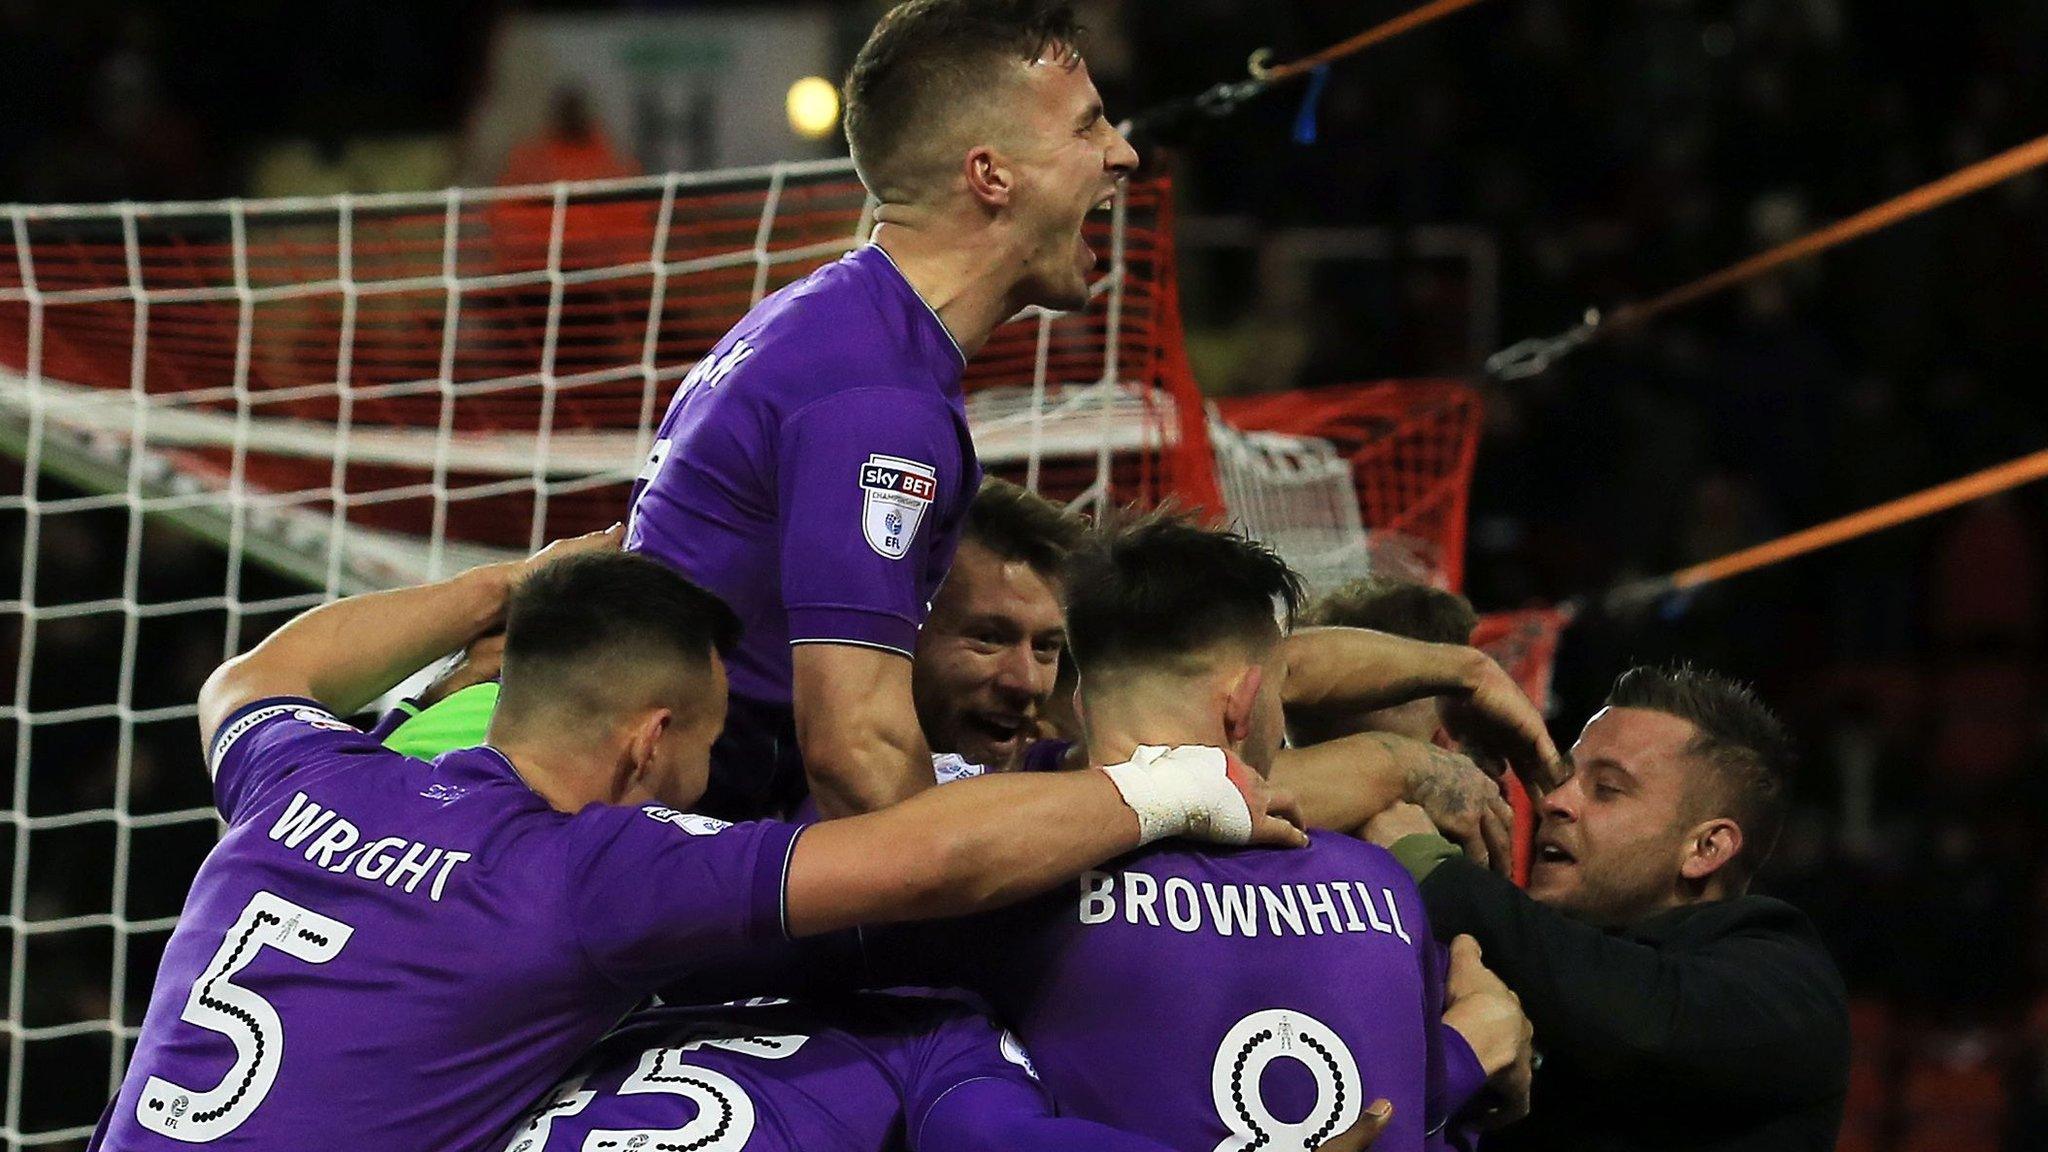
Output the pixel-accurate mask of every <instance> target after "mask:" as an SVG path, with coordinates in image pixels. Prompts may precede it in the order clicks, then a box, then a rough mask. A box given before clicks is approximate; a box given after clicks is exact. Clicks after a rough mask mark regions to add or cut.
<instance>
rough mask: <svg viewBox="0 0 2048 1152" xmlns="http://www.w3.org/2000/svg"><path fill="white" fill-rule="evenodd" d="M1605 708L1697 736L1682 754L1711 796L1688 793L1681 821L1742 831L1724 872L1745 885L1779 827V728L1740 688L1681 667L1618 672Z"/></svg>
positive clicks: (1785, 749) (1788, 768)
mask: <svg viewBox="0 0 2048 1152" xmlns="http://www.w3.org/2000/svg"><path fill="white" fill-rule="evenodd" d="M1606 706H1607V707H1610V708H1642V709H1646V710H1648V711H1651V712H1662V713H1665V714H1666V715H1670V716H1676V717H1678V718H1679V719H1681V720H1684V721H1687V722H1688V723H1690V724H1691V725H1692V726H1693V728H1694V729H1695V730H1696V732H1697V735H1695V736H1694V737H1693V739H1692V744H1691V746H1690V747H1689V748H1688V749H1687V751H1688V752H1690V753H1691V754H1692V755H1693V756H1694V757H1695V758H1696V759H1698V760H1699V761H1701V762H1702V763H1704V764H1706V765H1707V766H1708V767H1709V768H1710V769H1711V770H1712V772H1713V774H1714V785H1715V787H1714V789H1713V791H1712V792H1711V793H1708V794H1706V795H1702V794H1701V793H1700V792H1699V791H1698V790H1695V789H1692V788H1688V789H1687V796H1688V805H1687V806H1688V807H1689V808H1691V809H1693V814H1692V815H1689V816H1688V819H1692V818H1695V817H1703V816H1706V815H1709V814H1710V813H1709V811H1708V809H1709V808H1714V807H1718V808H1719V809H1720V810H1721V811H1720V812H1718V813H1712V814H1717V815H1726V816H1728V817H1729V818H1730V819H1732V820H1734V821H1735V823H1736V824H1738V825H1740V826H1741V828H1742V850H1741V851H1740V852H1738V853H1737V854H1736V856H1735V859H1734V860H1732V861H1730V862H1729V867H1730V868H1732V869H1734V870H1735V879H1736V881H1737V882H1738V884H1740V883H1747V882H1748V880H1749V878H1750V877H1752V876H1754V875H1756V870H1757V869H1758V868H1760V867H1762V866H1763V863H1764V861H1765V860H1767V859H1769V858H1770V855H1771V849H1773V848H1774V847H1776V846H1777V842H1778V833H1779V831H1780V829H1782V828H1783V827H1784V823H1785V807H1786V801H1785V789H1786V784H1787V781H1788V780H1789V778H1790V776H1791V774H1792V770H1793V762H1794V760H1795V753H1794V750H1793V745H1792V737H1791V734H1790V733H1789V732H1787V731H1786V729H1785V723H1784V721H1782V720H1780V719H1778V717H1777V715H1776V714H1775V713H1773V712H1772V711H1771V710H1770V709H1769V708H1767V707H1765V706H1764V703H1763V701H1761V700H1759V699H1757V696H1756V693H1755V692H1754V691H1752V690H1751V689H1750V687H1749V686H1748V685H1746V684H1742V683H1739V682H1737V681H1734V680H1731V679H1729V678H1727V677H1725V676H1721V675H1717V674H1716V673H1713V672H1708V671H1704V670H1702V669H1698V668H1694V667H1692V666H1691V665H1688V664H1679V665H1675V666H1671V667H1663V668H1656V667H1648V666H1638V667H1635V668H1631V669H1629V670H1628V671H1626V672H1623V673H1622V674H1621V676H1620V678H1619V679H1617V680H1615V682H1614V687H1613V688H1612V689H1611V690H1609V691H1608V693H1607V703H1606Z"/></svg>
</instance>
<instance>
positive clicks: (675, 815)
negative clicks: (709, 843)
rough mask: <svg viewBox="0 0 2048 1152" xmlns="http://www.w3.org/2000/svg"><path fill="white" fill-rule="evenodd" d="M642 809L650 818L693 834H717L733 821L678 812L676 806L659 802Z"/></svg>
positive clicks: (730, 825) (728, 826) (644, 806)
mask: <svg viewBox="0 0 2048 1152" xmlns="http://www.w3.org/2000/svg"><path fill="white" fill-rule="evenodd" d="M640 811H642V812H645V813H646V814H647V818H648V819H649V820H659V821H660V822H662V823H663V824H673V825H675V826H676V827H678V828H681V829H682V830H683V831H685V832H688V833H689V834H690V835H692V836H716V835H718V834H719V833H720V832H723V831H725V830H726V829H727V828H730V827H732V821H730V820H720V819H717V818H716V817H712V816H699V815H697V814H696V813H695V812H678V811H677V810H675V809H674V808H664V807H662V806H661V805H659V804H647V805H643V806H642V807H641V809H640Z"/></svg>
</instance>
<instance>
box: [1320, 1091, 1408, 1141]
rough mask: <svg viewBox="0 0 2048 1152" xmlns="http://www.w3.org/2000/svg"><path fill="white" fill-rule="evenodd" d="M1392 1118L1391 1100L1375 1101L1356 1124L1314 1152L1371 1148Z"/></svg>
mask: <svg viewBox="0 0 2048 1152" xmlns="http://www.w3.org/2000/svg"><path fill="white" fill-rule="evenodd" d="M1393 1118H1394V1104H1393V1101H1391V1100H1375V1101H1373V1102H1372V1106H1371V1107H1369V1108H1367V1109H1366V1110H1365V1111H1364V1112H1363V1113H1362V1114H1360V1116H1359V1117H1358V1123H1356V1124H1353V1125H1352V1126H1351V1127H1349V1128H1346V1129H1345V1130H1344V1131H1342V1132H1339V1133H1338V1134H1336V1135H1335V1136H1332V1137H1330V1138H1329V1139H1328V1140H1325V1141H1323V1142H1322V1143H1321V1144H1318V1145H1316V1147H1315V1152H1359V1150H1360V1149H1362V1148H1370V1147H1372V1142H1373V1141H1375V1140H1377V1139H1379V1138H1380V1133H1382V1132H1384V1131H1386V1130H1387V1121H1389V1120H1392V1119H1393Z"/></svg>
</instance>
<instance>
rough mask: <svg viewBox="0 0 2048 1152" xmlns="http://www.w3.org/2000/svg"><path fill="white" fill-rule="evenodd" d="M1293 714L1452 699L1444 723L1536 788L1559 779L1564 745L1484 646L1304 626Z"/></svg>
mask: <svg viewBox="0 0 2048 1152" xmlns="http://www.w3.org/2000/svg"><path fill="white" fill-rule="evenodd" d="M1284 652H1285V653H1286V656H1287V679H1286V680H1285V681H1284V701H1285V703H1286V706H1287V709H1288V711H1289V712H1290V713H1297V712H1299V713H1307V714H1310V715H1313V714H1315V713H1318V712H1327V711H1332V710H1340V711H1342V710H1349V711H1362V710H1371V709H1377V708H1389V707H1392V706H1394V705H1396V704H1405V703H1407V702H1408V701H1410V700H1419V699H1422V698H1423V697H1425V696H1441V697H1443V698H1444V704H1445V708H1444V722H1445V724H1446V726H1448V727H1449V728H1450V729H1451V732H1452V735H1454V736H1457V737H1458V738H1459V740H1460V741H1461V742H1463V743H1464V744H1465V745H1467V747H1468V748H1470V749H1471V750H1473V751H1475V752H1481V753H1485V754H1488V755H1492V756H1497V757H1499V758H1500V759H1503V760H1506V761H1508V762H1509V763H1511V764H1513V765H1514V766H1515V767H1516V768H1517V769H1518V770H1519V771H1520V772H1521V773H1522V774H1523V779H1524V780H1525V781H1526V782H1528V783H1530V784H1531V786H1532V787H1538V788H1548V787H1550V786H1551V785H1552V784H1553V783H1554V782H1555V780H1556V779H1557V778H1558V772H1559V764H1560V761H1559V757H1558V753H1557V745H1556V744H1555V743H1554V742H1553V741H1552V740H1551V738H1550V731H1549V729H1548V727H1547V726H1546V725H1545V724H1544V722H1543V716H1542V714H1541V713H1539V712H1538V711H1537V710H1536V707H1535V705H1533V704H1531V703H1530V702H1529V698H1528V696H1526V695H1524V694H1523V692H1522V690H1521V688H1520V687H1519V686H1518V685H1516V683H1515V681H1514V678H1513V677H1511V676H1509V675H1508V674H1507V671H1506V670H1505V669H1503V668H1502V667H1501V666H1500V665H1499V664H1498V663H1497V662H1495V661H1494V659H1493V658H1492V657H1490V656H1488V655H1487V654H1486V653H1484V652H1481V651H1479V650H1478V649H1477V648H1468V647H1465V646H1464V645H1460V644H1429V643H1425V642H1423V641H1420V640H1410V639H1408V638H1406V637H1403V636H1394V635H1390V634H1388V633H1385V632H1374V631H1371V630H1369V629H1365V628H1303V629H1299V630H1297V631H1295V632H1294V633H1292V634H1291V635H1289V636H1288V637H1287V640H1286V644H1285V648H1284Z"/></svg>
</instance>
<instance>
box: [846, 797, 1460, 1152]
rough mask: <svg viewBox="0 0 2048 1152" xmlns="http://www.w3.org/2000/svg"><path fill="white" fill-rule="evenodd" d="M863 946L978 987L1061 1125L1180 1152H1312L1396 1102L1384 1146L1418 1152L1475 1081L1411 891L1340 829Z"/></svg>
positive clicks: (1117, 869)
mask: <svg viewBox="0 0 2048 1152" xmlns="http://www.w3.org/2000/svg"><path fill="white" fill-rule="evenodd" d="M868 936H869V946H870V949H871V954H872V957H873V963H874V965H875V968H876V975H878V976H880V977H883V978H897V977H903V976H914V977H917V978H921V979H925V980H929V981H931V982H933V983H946V982H950V983H958V984H961V985H962V986H964V987H967V988H970V989H972V990H974V991H976V992H978V993H980V994H982V995H983V996H985V997H986V998H987V999H988V1001H989V1003H990V1004H991V1005H992V1006H993V1007H994V1009H995V1012H996V1015H997V1017H998V1018H1000V1019H1001V1020H1003V1021H1004V1022H1005V1023H1006V1024H1008V1025H1009V1026H1010V1027H1011V1028H1013V1029H1015V1030H1016V1032H1017V1034H1018V1035H1019V1036H1021V1037H1022V1038H1023V1040H1024V1043H1025V1044H1026V1045H1027V1046H1029V1048H1030V1050H1031V1055H1032V1059H1033V1061H1034V1062H1035V1063H1036V1065H1037V1069H1038V1072H1039V1074H1040V1075H1041V1076H1043V1077H1044V1079H1045V1083H1046V1086H1047V1087H1048V1088H1050V1089H1051V1090H1052V1093H1053V1095H1054V1097H1055V1098H1056V1099H1058V1100H1059V1102H1060V1108H1061V1111H1062V1113H1063V1114H1065V1115H1071V1116H1078V1117H1083V1118H1086V1119H1090V1120H1095V1121H1098V1122H1101V1123H1104V1124H1109V1125H1113V1126H1115V1127H1118V1128H1124V1129H1128V1130H1130V1131H1133V1132H1137V1133H1139V1134H1142V1135H1145V1136H1149V1137H1151V1138H1153V1139H1155V1140H1158V1141H1160V1142H1161V1143H1164V1144H1167V1145H1170V1146H1172V1147H1175V1148H1187V1149H1201V1150H1203V1152H1207V1150H1209V1149H1224V1150H1233V1152H1234V1150H1237V1149H1250V1148H1265V1149H1272V1150H1275V1152H1279V1150H1285V1149H1300V1148H1305V1147H1306V1148H1312V1147H1315V1146H1316V1145H1317V1144H1319V1143H1321V1142H1322V1141H1324V1140H1326V1139H1328V1138H1330V1137H1332V1136H1334V1135H1336V1134H1338V1133H1341V1132H1343V1131H1344V1130H1346V1129H1347V1128H1349V1127H1350V1126H1351V1125H1352V1124H1353V1123H1355V1122H1356V1121H1357V1120H1358V1118H1359V1114H1360V1111H1361V1110H1362V1109H1363V1108H1364V1107H1365V1106H1366V1105H1368V1104H1370V1103H1371V1102H1372V1101H1373V1100H1375V1099H1377V1098H1380V1097H1385V1098H1386V1099H1388V1100H1390V1101H1392V1102H1393V1105H1394V1116H1393V1120H1392V1121H1391V1123H1390V1125H1389V1127H1388V1129H1387V1131H1386V1132H1385V1133H1384V1134H1383V1135H1381V1137H1380V1138H1379V1140H1378V1141H1377V1142H1376V1143H1375V1144H1374V1145H1373V1147H1374V1149H1375V1152H1401V1150H1413V1149H1421V1148H1424V1147H1425V1146H1431V1145H1434V1144H1435V1143H1436V1142H1438V1141H1439V1140H1440V1136H1439V1135H1437V1134H1436V1130H1437V1129H1439V1128H1440V1127H1441V1125H1442V1122H1443V1120H1444V1118H1445V1114H1446V1113H1447V1112H1448V1111H1449V1110H1451V1109H1453V1108H1455V1107H1456V1106H1458V1105H1460V1104H1462V1103H1463V1097H1464V1096H1465V1095H1469V1093H1470V1092H1471V1091H1472V1090H1475V1089H1476V1088H1477V1086H1478V1085H1477V1084H1476V1083H1466V1084H1460V1085H1452V1084H1450V1083H1448V1079H1449V1074H1448V1073H1447V1072H1446V1056H1445V1052H1444V1049H1445V1047H1446V1046H1447V1042H1446V1040H1445V1036H1444V1034H1445V1033H1448V1029H1445V1028H1444V1027H1443V1025H1442V1024H1441V1022H1440V1017H1441V1016H1442V1014H1443V987H1442V982H1441V977H1440V972H1441V969H1440V964H1441V960H1440V958H1439V953H1438V950H1437V946H1436V945H1435V943H1434V942H1433V941H1432V940H1431V938H1430V934H1429V921H1428V919H1427V916H1426V913H1425V912H1424V911H1423V907H1422V901H1421V897H1420V896H1419V895H1418V894H1417V892H1416V889H1415V883H1414V881H1412V880H1411V879H1409V877H1408V874H1407V873H1406V872H1405V871H1403V870H1402V868H1401V866H1400V865H1399V864H1398V863H1396V862H1395V860H1394V858H1393V857H1392V856H1391V855H1389V854H1388V853H1387V852H1385V851H1384V850H1382V849H1380V848H1377V847H1375V846H1373V845H1370V844H1365V843H1362V842H1360V841H1357V840H1354V839H1351V838H1349V837H1344V836H1337V835H1333V834H1331V833H1326V832H1316V833H1311V834H1310V845H1309V847H1307V848H1304V849H1300V850H1295V851H1284V850H1272V849H1214V850H1195V849H1190V848H1184V847H1178V846H1175V845H1173V844H1171V843H1167V844H1162V845H1155V846H1153V847H1151V848H1148V849H1144V850H1141V851H1139V852H1137V853H1134V854H1132V855H1130V856H1127V857H1124V858H1123V859H1121V860H1119V861H1117V862H1115V863H1114V864H1111V865H1108V866H1106V867H1105V868H1104V869H1102V870H1100V871H1091V872H1088V873H1085V874H1084V875H1083V876H1082V877H1081V879H1080V881H1079V882H1078V884H1077V885H1076V886H1074V887H1070V888H1068V889H1065V890H1063V891H1060V892H1058V893H1056V894H1053V895H1048V896H1046V897H1042V898H1040V899H1038V900H1035V901H1031V902H1029V903H1027V904H1025V905H1022V906H1019V907H1017V908H1013V909H1009V910H1006V911H1003V912H999V913H994V914H990V915H987V916H982V917H976V918H973V919H970V920H964V921H955V922H952V923H950V924H946V925H930V926H923V927H911V928H899V929H894V930H888V931H884V932H879V933H870V934H868ZM1449 1036H1450V1040H1449V1043H1452V1044H1455V1045H1457V1046H1459V1047H1462V1046H1463V1041H1462V1040H1460V1039H1458V1038H1456V1036H1455V1033H1450V1034H1449ZM1463 1055H1464V1056H1465V1057H1466V1059H1467V1061H1469V1051H1466V1052H1465V1053H1463ZM1473 1070H1475V1071H1476V1065H1474V1066H1473Z"/></svg>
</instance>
